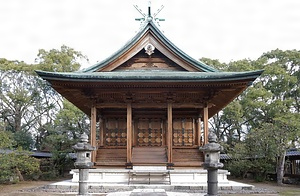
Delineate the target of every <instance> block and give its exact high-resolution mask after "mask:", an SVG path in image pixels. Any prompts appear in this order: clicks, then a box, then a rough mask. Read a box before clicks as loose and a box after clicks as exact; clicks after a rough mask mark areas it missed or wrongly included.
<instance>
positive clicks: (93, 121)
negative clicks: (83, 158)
mask: <svg viewBox="0 0 300 196" xmlns="http://www.w3.org/2000/svg"><path fill="white" fill-rule="evenodd" d="M96 122H97V109H96V107H95V106H92V107H91V134H90V144H91V145H92V146H93V147H96ZM96 152H97V148H96V150H94V151H93V152H92V157H91V161H92V162H95V161H96Z"/></svg>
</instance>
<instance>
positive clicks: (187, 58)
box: [80, 21, 218, 73]
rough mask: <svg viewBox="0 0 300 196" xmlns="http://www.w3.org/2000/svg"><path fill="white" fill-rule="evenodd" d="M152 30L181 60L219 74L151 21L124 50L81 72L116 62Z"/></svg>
mask: <svg viewBox="0 0 300 196" xmlns="http://www.w3.org/2000/svg"><path fill="white" fill-rule="evenodd" d="M148 30H151V31H152V32H153V33H154V34H155V36H156V37H157V38H158V39H159V40H160V41H161V42H162V43H163V44H164V45H165V46H166V47H168V48H169V49H170V50H171V51H172V52H174V53H175V54H176V55H178V56H179V57H180V58H182V59H184V60H185V61H187V62H188V63H190V64H191V65H193V66H194V67H195V68H197V69H200V70H203V71H205V72H217V71H218V70H216V69H214V68H213V67H210V66H208V65H206V64H205V63H203V62H201V61H198V60H195V59H193V58H192V57H190V56H189V55H187V54H186V53H184V52H183V51H182V50H180V49H179V48H177V47H176V46H175V45H174V44H173V43H172V42H171V41H169V40H168V39H167V38H166V37H165V36H164V34H163V33H162V32H161V31H160V30H159V29H158V28H157V27H156V25H155V24H154V23H153V21H149V22H147V23H146V24H145V26H144V28H142V29H141V30H140V31H139V32H138V33H137V34H136V35H135V36H134V37H133V38H132V39H131V40H130V41H128V42H127V43H126V44H125V45H124V46H123V47H122V48H120V49H119V50H118V51H117V52H115V53H114V54H113V55H111V56H110V57H108V58H107V59H105V60H103V61H101V62H99V63H97V64H95V65H93V66H90V67H89V68H86V69H83V70H81V71H80V72H84V73H86V72H94V71H97V70H98V69H100V68H102V67H104V66H105V65H107V64H108V63H110V62H112V61H114V60H115V59H118V57H119V56H120V55H121V54H123V53H124V52H126V51H127V50H129V49H130V48H131V47H132V46H133V45H134V44H136V43H137V42H138V41H139V39H140V38H141V37H142V36H143V35H144V34H145V33H146V32H147V31H148Z"/></svg>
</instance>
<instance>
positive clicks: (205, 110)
mask: <svg viewBox="0 0 300 196" xmlns="http://www.w3.org/2000/svg"><path fill="white" fill-rule="evenodd" d="M203 129H204V145H205V144H207V143H208V106H207V105H206V106H205V107H204V108H203Z"/></svg>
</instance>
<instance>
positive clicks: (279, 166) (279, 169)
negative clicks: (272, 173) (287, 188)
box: [277, 151, 286, 186]
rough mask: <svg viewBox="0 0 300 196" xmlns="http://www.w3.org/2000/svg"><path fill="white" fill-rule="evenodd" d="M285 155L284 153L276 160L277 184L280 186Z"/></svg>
mask: <svg viewBox="0 0 300 196" xmlns="http://www.w3.org/2000/svg"><path fill="white" fill-rule="evenodd" d="M285 154H286V152H285V151H284V152H283V153H282V154H281V155H280V156H279V159H278V162H277V184H278V185H279V186H281V185H282V184H283V175H284V163H285Z"/></svg>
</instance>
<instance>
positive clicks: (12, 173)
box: [0, 150, 40, 183]
mask: <svg viewBox="0 0 300 196" xmlns="http://www.w3.org/2000/svg"><path fill="white" fill-rule="evenodd" d="M0 163H1V164H0V183H17V182H18V181H23V180H25V179H30V180H32V179H37V178H38V177H39V173H40V169H39V166H40V164H39V160H37V159H35V158H33V157H31V156H30V154H29V153H28V152H26V151H23V150H17V151H14V152H11V153H2V154H0Z"/></svg>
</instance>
